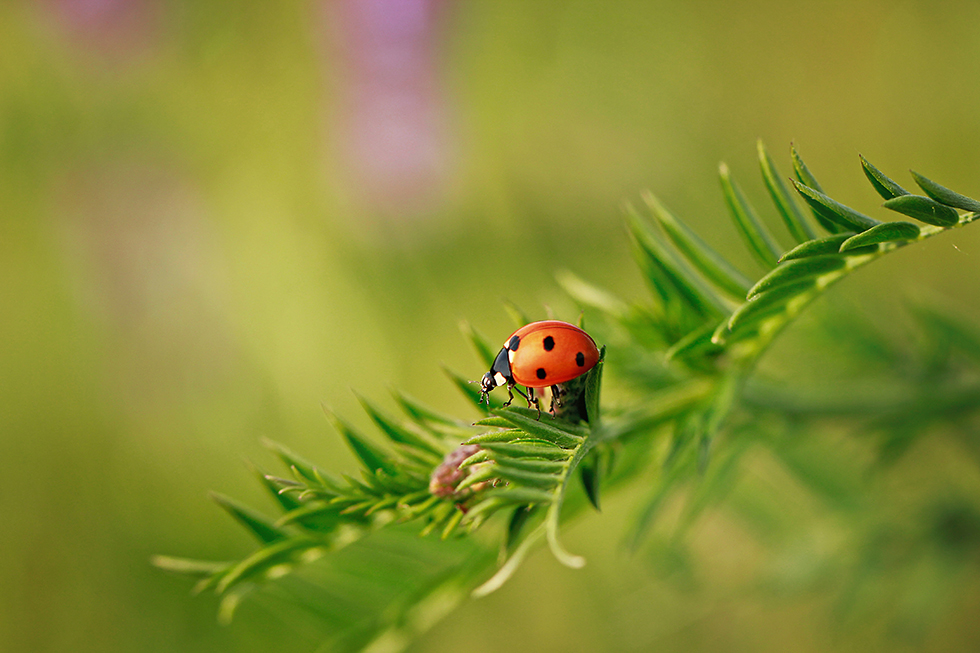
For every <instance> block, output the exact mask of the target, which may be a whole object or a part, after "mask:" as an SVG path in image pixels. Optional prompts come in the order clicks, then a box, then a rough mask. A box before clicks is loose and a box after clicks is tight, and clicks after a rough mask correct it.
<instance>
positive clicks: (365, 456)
mask: <svg viewBox="0 0 980 653" xmlns="http://www.w3.org/2000/svg"><path fill="white" fill-rule="evenodd" d="M323 410H324V412H325V413H326V414H327V419H329V420H330V423H331V424H332V425H333V427H334V430H336V431H337V433H339V434H340V435H341V436H342V437H343V438H344V440H346V441H347V445H348V446H349V447H350V450H351V451H352V452H353V453H354V455H355V456H357V458H358V459H359V460H360V461H361V463H362V464H363V465H364V468H365V469H367V470H368V471H369V472H371V473H372V474H373V473H374V472H376V471H377V470H379V469H380V470H382V471H384V472H385V473H386V474H388V475H389V476H395V475H397V474H398V468H397V467H396V465H395V464H394V462H393V461H392V460H391V456H390V455H389V454H388V453H387V452H385V451H384V450H383V449H381V448H380V447H378V446H377V445H376V444H374V443H372V442H371V441H370V440H368V439H367V438H365V437H364V436H362V435H361V434H360V433H358V432H357V431H355V430H354V428H353V427H352V426H351V425H350V424H348V423H347V422H345V421H344V420H342V419H341V418H340V417H338V416H337V415H336V414H335V413H334V412H333V411H331V410H330V409H328V408H327V407H326V406H324V407H323Z"/></svg>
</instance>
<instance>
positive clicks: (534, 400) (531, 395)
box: [526, 388, 541, 419]
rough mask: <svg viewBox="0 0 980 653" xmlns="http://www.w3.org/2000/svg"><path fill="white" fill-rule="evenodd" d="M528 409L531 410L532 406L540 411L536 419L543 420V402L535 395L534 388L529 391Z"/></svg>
mask: <svg viewBox="0 0 980 653" xmlns="http://www.w3.org/2000/svg"><path fill="white" fill-rule="evenodd" d="M526 399H527V407H528V408H530V407H531V406H532V405H533V406H534V407H535V408H537V409H538V416H537V417H536V418H535V419H541V402H540V401H539V400H538V398H537V397H536V396H535V395H534V388H528V389H527V397H526Z"/></svg>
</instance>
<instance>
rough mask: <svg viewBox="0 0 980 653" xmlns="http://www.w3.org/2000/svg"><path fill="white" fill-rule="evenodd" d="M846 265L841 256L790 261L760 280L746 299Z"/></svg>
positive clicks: (813, 257) (812, 257) (811, 257)
mask: <svg viewBox="0 0 980 653" xmlns="http://www.w3.org/2000/svg"><path fill="white" fill-rule="evenodd" d="M846 264H847V261H846V260H845V258H844V257H843V256H840V255H836V256H832V255H828V256H808V257H806V258H801V259H795V260H792V261H788V262H786V263H783V264H781V265H780V266H779V267H778V268H776V269H775V270H773V271H772V272H770V273H769V274H767V275H766V276H764V277H762V278H761V279H759V281H758V282H757V283H756V284H755V285H754V286H752V288H751V289H750V290H749V293H748V295H747V297H746V299H752V298H753V297H755V296H756V295H758V294H759V293H761V292H764V291H766V290H772V289H773V288H776V287H778V286H782V285H785V284H788V283H794V282H796V281H798V280H800V279H805V278H811V277H813V278H815V277H819V276H821V275H824V274H827V273H828V272H834V271H836V270H840V269H841V268H842V267H844V266H845V265H846Z"/></svg>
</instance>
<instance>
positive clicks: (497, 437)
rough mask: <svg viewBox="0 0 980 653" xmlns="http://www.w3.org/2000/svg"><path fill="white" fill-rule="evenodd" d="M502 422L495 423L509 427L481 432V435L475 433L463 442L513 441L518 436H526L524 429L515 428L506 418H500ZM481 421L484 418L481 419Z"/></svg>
mask: <svg viewBox="0 0 980 653" xmlns="http://www.w3.org/2000/svg"><path fill="white" fill-rule="evenodd" d="M498 419H500V421H501V422H502V424H495V425H494V426H507V427H508V428H506V429H502V430H500V431H489V432H487V433H481V434H480V435H475V436H473V437H472V438H470V439H469V440H467V441H466V442H464V443H463V444H485V443H487V442H512V441H513V440H516V439H517V438H520V437H523V436H524V431H522V430H520V429H516V428H514V426H513V424H511V423H510V422H508V421H507V420H505V419H504V418H502V417H501V418H498ZM480 421H481V422H482V421H484V420H480Z"/></svg>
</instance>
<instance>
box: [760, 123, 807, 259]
mask: <svg viewBox="0 0 980 653" xmlns="http://www.w3.org/2000/svg"><path fill="white" fill-rule="evenodd" d="M757 148H758V151H759V165H760V167H761V168H762V179H763V180H764V181H765V182H766V189H768V190H769V195H770V197H772V201H773V203H774V204H775V205H776V208H777V209H778V210H779V215H781V216H782V218H783V222H784V223H785V224H786V228H787V229H788V230H789V233H790V235H792V236H793V239H794V240H795V241H796V242H798V243H803V242H806V241H808V240H813V239H814V238H816V237H817V234H816V233H815V232H814V230H813V227H811V226H810V223H809V222H808V221H807V220H806V218H805V217H804V216H803V212H802V211H800V208H799V206H797V204H796V202H795V201H793V196H792V195H790V192H789V188H787V186H786V184H785V183H784V182H783V178H782V177H781V176H780V175H779V173H778V172H777V171H776V164H775V163H774V162H773V160H772V157H770V156H769V152H768V151H767V150H766V146H765V145H764V144H763V142H762V140H761V139H760V140H759V141H758V143H757Z"/></svg>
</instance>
